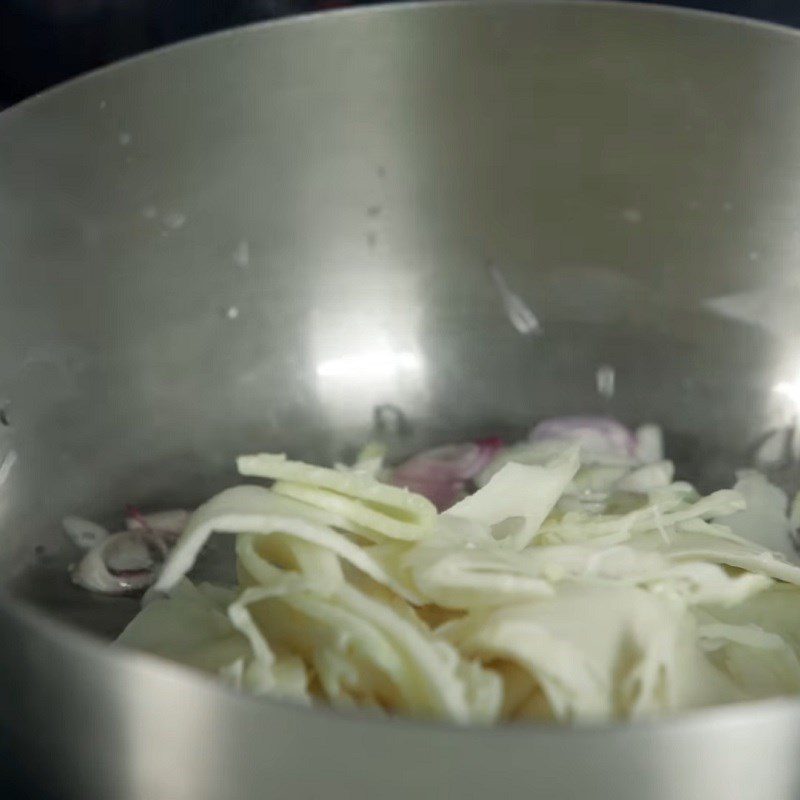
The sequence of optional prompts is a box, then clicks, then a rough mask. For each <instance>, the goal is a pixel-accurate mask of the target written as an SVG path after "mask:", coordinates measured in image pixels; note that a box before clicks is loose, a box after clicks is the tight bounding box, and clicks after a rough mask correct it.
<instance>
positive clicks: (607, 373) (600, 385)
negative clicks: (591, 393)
mask: <svg viewBox="0 0 800 800" xmlns="http://www.w3.org/2000/svg"><path fill="white" fill-rule="evenodd" d="M595 380H596V383H597V393H598V394H599V395H600V396H601V397H605V398H606V399H609V400H610V399H611V398H612V397H613V396H614V391H615V389H616V386H615V384H616V380H617V373H616V370H615V369H614V367H611V366H609V365H608V364H602V365H601V366H599V367H598V368H597V372H596V373H595Z"/></svg>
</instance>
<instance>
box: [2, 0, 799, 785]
mask: <svg viewBox="0 0 800 800" xmlns="http://www.w3.org/2000/svg"><path fill="white" fill-rule="evenodd" d="M0 154H2V157H1V158H0V465H2V466H0V477H2V486H0V530H1V531H2V550H1V555H0V558H1V559H2V567H3V574H4V575H5V576H6V579H5V587H6V588H5V595H6V596H5V599H4V600H3V602H2V604H0V635H2V639H3V641H4V647H3V648H2V657H1V658H0V668H1V669H2V672H0V674H2V676H3V677H2V680H0V712H1V713H0V718H2V721H3V726H4V727H3V740H2V741H3V742H4V743H5V745H6V746H7V748H8V749H9V753H10V755H8V757H7V758H6V759H5V761H6V763H11V764H12V765H13V768H14V772H15V775H16V776H17V777H20V776H22V777H24V778H26V779H27V780H29V781H31V782H32V784H31V785H32V786H33V787H35V788H34V789H33V790H31V789H30V788H29V789H28V791H29V793H30V796H36V797H37V798H39V797H41V798H47V797H50V796H52V797H59V798H67V799H68V800H72V798H75V800H77V799H78V798H80V799H81V800H92V799H93V798H109V797H114V798H120V800H128V799H130V800H149V799H150V798H162V797H168V798H171V800H172V799H173V798H174V799H175V800H180V799H181V798H192V800H206V799H208V800H212V798H213V799H214V800H216V799H217V798H222V797H224V798H226V800H245V798H255V797H263V796H270V797H275V798H282V797H287V798H288V797H292V798H316V797H321V796H325V797H329V798H331V800H336V799H337V798H349V797H383V798H406V797H409V796H415V797H451V796H452V797H458V798H485V797H487V796H494V795H497V794H498V793H499V794H502V796H504V797H523V796H525V797H530V796H538V797H547V798H548V799H549V800H560V799H561V798H564V799H566V798H575V797H582V796H585V795H589V794H591V796H593V797H596V798H615V800H626V799H628V798H630V799H631V800H634V799H635V800H649V799H650V798H652V799H653V800H656V799H659V800H660V799H661V798H663V799H664V800H666V799H667V798H670V799H671V798H676V797H680V798H695V797H703V798H704V800H717V798H725V799H726V800H728V798H734V797H735V798H764V797H766V796H769V797H771V798H790V797H795V796H797V795H798V793H800V766H798V762H797V758H796V754H797V752H798V751H799V750H798V748H799V747H800V703H799V702H797V701H794V700H792V701H788V700H787V701H785V702H776V703H769V704H762V705H758V706H747V707H740V708H730V709H725V710H722V711H718V712H711V713H708V714H700V715H696V716H693V717H689V718H684V719H679V720H674V721H669V722H666V723H664V724H659V725H640V726H635V727H627V728H608V729H601V730H581V731H563V730H550V729H542V728H528V729H522V728H510V729H504V730H497V731H482V730H469V731H458V730H451V729H447V728H443V727H437V726H431V725H422V724H418V723H411V722H407V721H393V722H377V721H364V720H359V719H356V718H346V717H343V716H339V715H334V714H332V713H325V712H319V713H311V712H308V711H305V710H301V709H296V708H293V707H291V706H287V705H284V704H280V703H272V702H263V703H260V702H247V701H246V700H244V699H243V698H238V697H235V696H233V695H231V694H230V693H227V692H226V691H224V690H222V689H220V688H217V687H215V686H213V685H210V684H207V683H205V682H203V681H201V680H199V679H197V678H195V677H193V676H191V675H187V674H186V673H184V672H183V671H181V670H178V669H174V668H171V667H168V666H165V665H161V664H158V663H156V662H154V661H151V660H149V659H146V658H143V657H134V656H131V655H129V654H124V653H120V652H115V651H113V650H109V648H107V647H106V646H105V645H104V644H103V643H102V642H99V641H98V640H96V639H92V638H90V637H89V636H87V635H86V634H83V633H78V632H76V631H75V630H74V629H72V628H70V627H67V626H64V625H63V624H61V623H59V622H56V621H54V620H53V618H54V617H55V618H60V619H62V620H68V621H69V622H70V623H73V624H76V625H79V626H81V627H84V628H87V629H90V630H94V632H95V633H99V634H101V635H103V636H111V635H113V634H114V633H115V632H116V630H118V628H119V626H120V625H121V624H122V623H123V622H124V620H125V619H126V618H127V617H128V616H130V614H131V613H133V611H134V608H135V607H134V605H133V604H132V603H131V602H128V603H125V602H121V603H120V602H118V601H106V602H101V601H95V600H92V599H91V598H89V597H88V596H86V595H82V594H80V593H79V592H78V590H73V589H72V588H71V587H70V586H69V585H68V583H67V581H66V578H65V574H64V570H63V567H64V564H65V563H66V562H67V561H68V560H69V558H70V557H71V556H70V553H69V552H67V551H66V550H65V544H64V542H63V541H62V538H61V535H60V533H59V530H58V520H59V518H60V517H61V516H62V515H63V514H64V513H76V512H77V513H81V514H83V515H87V516H91V515H99V516H100V517H101V518H102V517H104V518H106V519H108V520H112V519H113V515H114V514H115V513H118V510H119V509H120V507H121V506H122V504H124V503H126V502H135V503H137V504H139V505H141V506H143V507H157V506H159V505H164V504H169V505H172V504H174V503H176V502H185V503H191V502H196V501H198V500H200V499H201V498H203V497H204V496H206V495H207V494H208V493H210V492H211V491H213V490H214V489H216V488H219V487H220V486H222V485H224V484H226V483H229V482H231V481H232V480H233V479H234V476H233V472H232V459H233V456H234V455H235V454H236V453H237V452H239V451H241V450H252V449H254V448H258V447H261V446H263V447H269V448H272V449H276V450H278V449H287V450H289V451H290V452H292V453H294V454H296V455H298V456H302V457H305V458H309V459H319V460H322V461H330V460H333V459H334V458H341V457H343V456H345V455H346V454H347V453H348V451H350V452H352V450H353V449H354V448H355V447H357V446H358V445H359V444H360V443H361V442H362V441H363V439H364V438H365V437H366V436H367V435H369V433H370V432H371V431H372V430H373V428H374V427H375V425H376V422H378V423H381V422H382V423H385V424H388V425H389V427H391V426H392V425H393V424H394V423H393V420H394V421H395V422H396V416H397V412H396V409H399V410H400V411H401V413H402V418H403V422H404V424H403V425H401V426H397V425H395V427H399V430H398V431H397V432H396V435H394V444H395V447H396V452H397V454H398V455H399V454H401V453H402V452H403V451H406V450H410V449H413V448H414V447H417V446H419V445H421V444H423V443H428V442H433V441H442V440H445V439H448V438H451V437H457V436H462V435H465V434H474V433H479V432H497V431H500V432H506V433H513V432H514V431H521V430H523V429H524V428H525V426H527V425H528V424H530V422H532V421H533V420H534V419H536V418H537V417H541V416H544V415H547V414H552V413H557V412H564V411H567V412H575V411H605V412H608V413H612V414H615V415H617V416H619V417H621V418H622V419H624V420H628V421H638V420H644V419H652V420H654V421H658V422H660V423H662V424H663V425H664V426H665V427H666V430H667V433H668V445H669V447H670V449H671V452H672V454H673V455H674V456H675V457H676V459H677V460H678V461H679V462H680V463H681V464H682V467H683V469H684V471H685V472H688V473H689V474H690V475H692V476H693V477H695V478H697V479H698V480H700V481H701V482H704V483H706V484H713V483H720V482H722V481H726V480H728V479H729V478H730V477H731V472H732V470H733V468H735V467H736V466H739V465H741V464H744V463H747V462H748V461H749V459H750V457H751V455H752V447H753V445H754V443H755V442H757V441H758V440H759V437H761V436H762V435H763V434H764V433H765V432H767V431H769V430H770V429H772V428H774V427H776V426H783V425H785V424H787V423H788V422H790V421H791V420H793V419H794V417H795V415H796V412H797V403H800V316H798V315H797V313H796V308H797V307H798V299H800V274H799V273H798V270H797V258H798V251H799V250H800V227H798V222H797V221H798V219H800V188H798V187H800V41H799V40H798V38H797V35H796V34H794V33H791V32H788V31H785V30H781V29H777V28H772V27H768V26H761V25H750V24H744V23H741V22H737V21H734V20H733V19H726V18H719V17H713V16H708V15H698V14H686V13H679V12H672V11H669V10H665V9H654V8H638V7H635V6H622V5H615V4H597V5H595V4H586V5H584V4H580V3H575V4H550V3H545V4H533V5H530V4H505V3H500V4H498V3H486V4H459V5H436V4H434V5H427V6H417V7H389V8H383V9H369V10H362V11H353V12H346V13H340V14H332V15H326V16H322V17H311V18H307V19H299V20H294V21H290V22H285V23H280V24H277V25H267V26H258V27H254V28H248V29H243V30H240V31H235V32H233V33H229V34H224V35H219V36H214V37H211V38H207V39H204V40H201V41H197V42H194V43H190V44H187V45H184V46H180V47H177V48H173V49H169V50H166V51H162V52H159V53H157V54H155V55H152V56H147V57H145V58H141V59H136V60H134V61H131V62H128V63H125V64H122V65H120V66H118V67H115V68H112V69H110V70H106V71H103V72H100V73H97V74H94V75H92V76H89V77H88V78H85V79H82V80H79V81H77V82H74V83H71V84H69V85H67V86H65V87H62V88H60V89H58V90H56V91H54V92H51V93H48V94H46V95H44V96H42V97H39V98H35V99H33V100H31V101H29V102H27V103H25V104H23V105H22V106H19V107H17V108H15V109H12V110H11V111H8V112H6V113H5V114H3V115H1V116H0ZM490 266H494V267H495V268H496V269H497V270H499V272H500V274H501V275H502V276H503V279H504V281H505V285H507V288H508V290H509V291H510V292H512V293H514V294H515V295H517V296H518V297H519V298H520V299H521V300H522V301H523V302H524V303H525V304H526V305H527V306H528V307H529V308H530V309H531V310H532V311H533V313H534V315H535V317H536V320H537V321H538V323H539V325H540V326H541V330H540V331H539V332H538V333H530V334H527V335H523V334H521V333H520V332H519V331H518V330H517V328H518V327H519V318H517V323H518V324H517V327H516V328H515V326H514V325H513V324H512V320H510V319H509V316H508V313H507V311H508V308H507V306H508V303H506V305H504V304H503V301H502V298H501V296H500V294H499V293H498V282H497V280H496V279H495V280H493V278H492V275H491V274H490V270H489V267H490ZM506 299H507V298H506ZM528 327H529V328H530V325H529V326H528ZM601 368H602V370H601V372H602V374H603V375H605V376H606V377H605V378H604V379H603V382H602V385H601V386H600V391H598V387H597V373H598V369H601ZM609 368H613V375H614V380H613V393H612V392H610V391H609V385H610V384H609V381H608V380H607V378H608V375H609ZM776 472H777V473H779V475H778V477H780V478H781V479H784V480H787V481H790V480H792V478H793V476H795V474H796V472H797V470H796V469H795V468H794V466H793V465H792V464H786V465H783V466H782V467H781V469H780V470H777V471H776Z"/></svg>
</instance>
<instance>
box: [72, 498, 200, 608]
mask: <svg viewBox="0 0 800 800" xmlns="http://www.w3.org/2000/svg"><path fill="white" fill-rule="evenodd" d="M188 516H189V515H188V512H186V511H184V510H182V509H176V510H174V511H165V512H160V513H157V514H149V515H146V514H141V513H140V512H139V511H137V510H136V509H133V508H129V509H128V512H127V518H126V525H127V527H128V530H124V531H119V532H118V533H113V534H109V533H108V532H107V531H106V530H105V529H104V528H102V526H100V525H97V524H96V523H93V522H90V521H88V520H81V519H79V518H77V517H66V518H65V519H64V520H63V525H64V530H65V531H66V532H67V535H68V536H69V537H70V539H72V541H73V542H74V543H75V544H76V545H77V546H78V547H80V548H81V549H83V550H86V551H87V552H86V554H85V555H84V556H83V558H82V559H81V560H80V561H79V562H78V564H77V565H76V566H75V568H74V570H73V571H72V582H73V583H75V584H77V585H78V586H82V587H83V588H84V589H89V590H90V591H92V592H97V593H99V594H112V595H121V594H130V593H132V592H139V591H143V590H144V589H146V588H147V587H148V586H150V585H151V584H152V583H153V581H154V580H155V579H156V576H157V574H158V571H159V569H160V567H161V564H162V563H163V562H164V559H165V558H166V557H167V555H168V554H169V552H170V550H171V549H172V547H173V545H174V544H175V542H176V540H177V538H178V536H180V534H181V532H182V530H183V528H184V526H185V524H186V520H187V519H188Z"/></svg>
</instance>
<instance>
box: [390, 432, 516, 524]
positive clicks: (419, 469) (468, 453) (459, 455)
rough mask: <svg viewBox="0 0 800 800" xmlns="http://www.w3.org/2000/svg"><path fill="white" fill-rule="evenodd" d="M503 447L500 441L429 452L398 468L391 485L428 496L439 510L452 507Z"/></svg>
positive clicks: (420, 454)
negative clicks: (469, 483) (468, 484)
mask: <svg viewBox="0 0 800 800" xmlns="http://www.w3.org/2000/svg"><path fill="white" fill-rule="evenodd" d="M502 448H503V442H502V441H501V440H500V439H498V438H490V439H478V440H477V441H474V442H467V443H466V444H447V445H443V446H442V447H436V448H434V449H433V450H425V451H424V452H422V453H418V454H417V455H415V456H412V457H411V458H409V459H408V460H407V461H404V462H403V463H402V464H400V466H399V467H396V468H395V470H394V472H393V473H392V476H391V479H390V482H391V483H393V484H394V485H395V486H403V487H405V488H406V489H409V490H411V491H412V492H417V493H418V494H421V495H423V496H424V497H427V498H428V500H430V501H431V502H432V503H433V504H434V505H435V506H436V508H438V509H439V511H444V510H445V509H447V508H450V506H452V505H453V504H454V503H455V502H456V501H457V500H458V499H459V498H460V497H461V496H462V495H463V494H464V492H465V491H466V489H467V483H468V482H469V481H471V480H472V479H473V478H475V477H476V476H477V475H479V474H480V473H481V472H482V471H483V470H484V469H486V467H487V466H488V465H489V464H490V463H491V461H492V460H493V459H494V457H495V456H496V455H497V453H498V452H499V451H500V450H501V449H502Z"/></svg>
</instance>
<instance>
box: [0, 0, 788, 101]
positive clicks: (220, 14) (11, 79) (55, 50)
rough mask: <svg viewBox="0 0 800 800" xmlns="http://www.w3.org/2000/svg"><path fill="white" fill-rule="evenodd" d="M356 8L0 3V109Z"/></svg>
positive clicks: (774, 6) (719, 3)
mask: <svg viewBox="0 0 800 800" xmlns="http://www.w3.org/2000/svg"><path fill="white" fill-rule="evenodd" d="M595 1H596V2H603V0H595ZM646 1H647V0H645V2H646ZM361 4H364V3H363V0H352V1H351V2H346V1H345V0H0V106H3V105H10V104H11V103H14V102H16V101H17V100H21V99H22V98H24V97H26V96H28V95H31V94H34V93H35V92H38V91H41V90H42V89H45V88H47V87H48V86H52V85H53V84H55V83H59V82H60V81H63V80H65V79H67V78H69V77H71V76H73V75H77V74H78V73H81V72H85V71H86V70H89V69H92V68H94V67H98V66H101V65H102V64H107V63H108V62H110V61H115V60H117V59H119V58H122V57H124V56H127V55H131V54H133V53H138V52H141V51H143V50H148V49H151V48H153V47H158V46H160V45H164V44H167V43H169V42H175V41H178V40H180V39H185V38H188V37H190V36H196V35H198V34H201V33H207V32H209V31H213V30H219V29H220V28H226V27H230V26H233V25H240V24H243V23H247V22H253V21H256V20H262V19H275V18H277V17H284V16H287V15H290V14H298V13H304V12H309V11H317V10H321V9H330V8H336V7H342V6H346V5H361ZM673 5H680V6H685V7H689V8H702V9H708V10H714V11H725V12H728V13H731V14H742V15H745V16H749V17H754V18H758V19H763V20H770V21H773V22H783V23H785V24H787V25H795V26H797V25H800V0H675V2H673Z"/></svg>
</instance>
